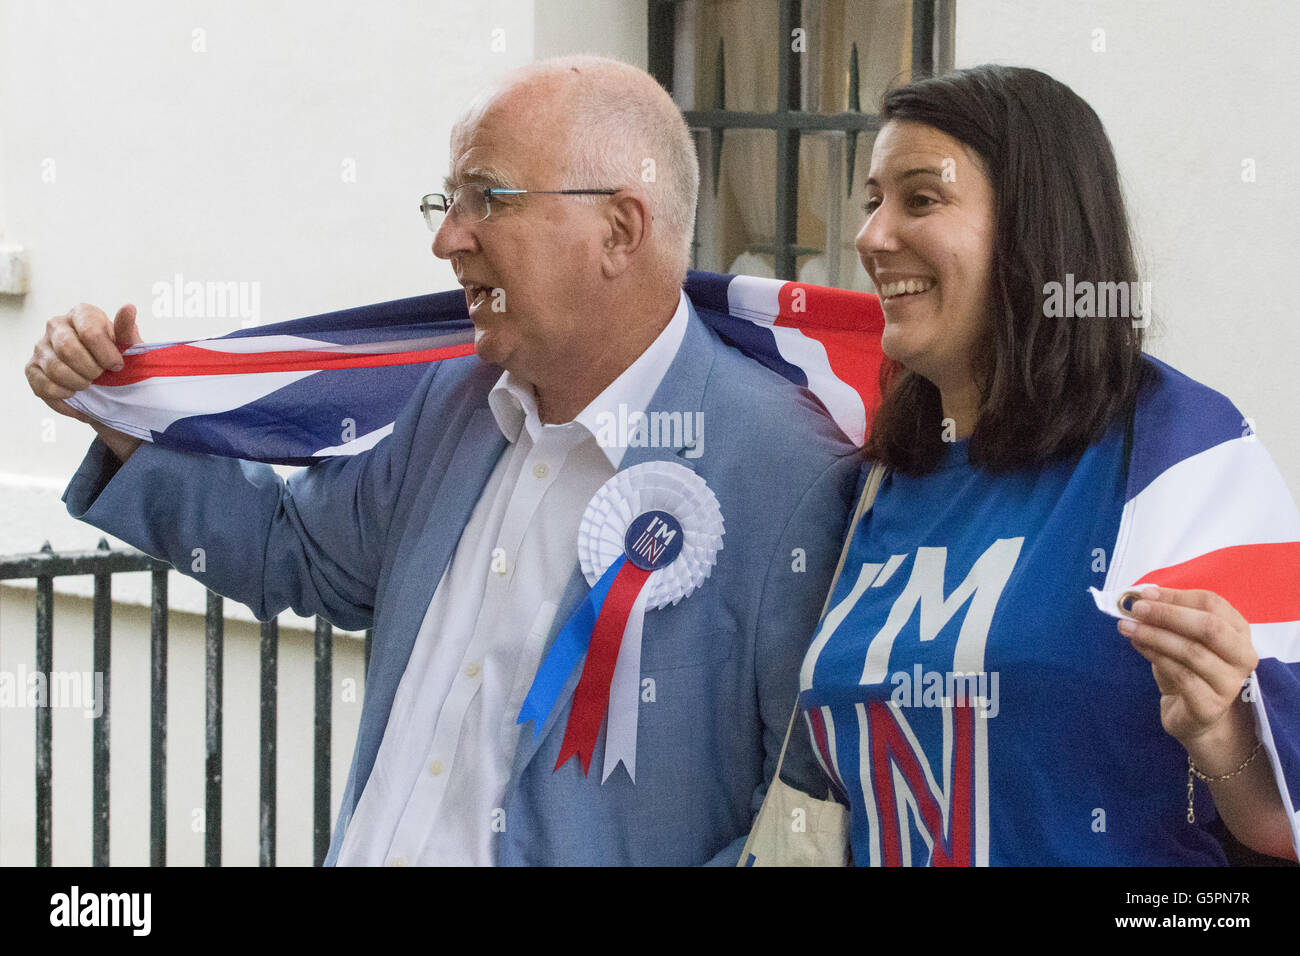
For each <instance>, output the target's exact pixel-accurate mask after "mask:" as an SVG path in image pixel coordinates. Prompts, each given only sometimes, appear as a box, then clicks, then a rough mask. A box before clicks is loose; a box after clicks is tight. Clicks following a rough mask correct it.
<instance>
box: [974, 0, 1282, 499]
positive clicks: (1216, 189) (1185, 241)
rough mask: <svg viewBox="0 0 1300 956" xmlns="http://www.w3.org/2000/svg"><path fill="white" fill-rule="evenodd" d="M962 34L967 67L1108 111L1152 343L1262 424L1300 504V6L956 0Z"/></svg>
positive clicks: (1161, 0) (1256, 0) (1205, 0)
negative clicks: (1044, 81)
mask: <svg viewBox="0 0 1300 956" xmlns="http://www.w3.org/2000/svg"><path fill="white" fill-rule="evenodd" d="M1095 30H1102V31H1104V40H1105V51H1104V52H1094V51H1093V48H1092V47H1093V44H1094V40H1095V38H1094V31H1095ZM956 34H957V37H956V40H957V42H956V55H957V66H973V65H975V64H978V63H985V62H993V63H1003V64H1007V65H1014V66H1030V67H1035V68H1037V69H1040V70H1043V71H1044V72H1046V73H1050V74H1051V75H1052V76H1054V77H1056V78H1057V79H1059V80H1061V81H1062V82H1064V83H1067V84H1068V85H1069V86H1070V87H1071V88H1073V89H1074V91H1075V92H1077V93H1078V94H1079V95H1080V96H1082V97H1083V98H1084V99H1085V100H1087V101H1088V102H1089V103H1090V104H1091V105H1092V107H1093V108H1094V109H1095V110H1096V111H1097V114H1098V115H1099V116H1100V117H1101V119H1102V122H1103V123H1105V125H1106V130H1107V132H1108V133H1109V135H1110V138H1111V141H1112V143H1113V144H1114V146H1115V151H1116V154H1117V156H1118V160H1119V168H1120V173H1121V175H1122V177H1123V179H1124V185H1125V189H1126V196H1127V199H1128V201H1129V203H1130V209H1131V213H1132V216H1133V219H1134V222H1135V225H1136V228H1137V233H1138V240H1139V244H1140V248H1141V249H1142V251H1143V253H1144V257H1145V260H1146V263H1147V269H1146V275H1145V276H1144V278H1147V279H1149V280H1150V281H1151V282H1152V283H1153V297H1154V300H1155V311H1156V313H1157V318H1158V323H1157V325H1156V327H1155V328H1154V331H1155V333H1156V335H1155V336H1154V337H1153V338H1152V340H1151V344H1150V348H1149V350H1150V351H1151V352H1153V353H1154V354H1155V355H1157V356H1158V357H1160V358H1162V359H1164V360H1166V361H1168V362H1169V363H1170V364H1172V365H1174V366H1176V367H1177V368H1179V369H1181V370H1182V371H1184V372H1186V373H1188V374H1189V375H1191V376H1192V377H1193V378H1196V379H1199V380H1200V381H1202V382H1205V383H1206V384H1208V385H1210V386H1212V387H1214V388H1216V389H1218V390H1219V391H1221V392H1223V393H1224V394H1226V395H1227V396H1228V397H1229V398H1231V399H1232V400H1233V402H1234V403H1235V404H1236V405H1237V407H1238V408H1240V409H1241V411H1242V413H1243V415H1245V416H1248V417H1249V418H1251V419H1253V420H1254V425H1255V429H1256V431H1257V432H1258V434H1259V436H1260V440H1261V441H1263V443H1264V444H1265V446H1266V447H1267V448H1268V449H1269V452H1270V453H1271V454H1272V456H1273V459H1274V460H1275V461H1276V462H1277V464H1278V467H1279V468H1280V469H1281V471H1282V474H1283V476H1284V477H1285V478H1286V480H1287V482H1288V484H1289V485H1290V488H1291V493H1292V495H1293V496H1295V497H1296V498H1297V499H1300V416H1298V415H1297V414H1296V410H1297V405H1298V401H1297V400H1298V399H1300V387H1297V384H1296V381H1297V371H1298V370H1297V362H1300V322H1297V320H1296V305H1295V303H1293V302H1291V300H1290V293H1291V284H1292V283H1291V280H1292V279H1293V278H1294V274H1295V268H1296V266H1295V259H1296V255H1297V253H1300V170H1298V169H1297V167H1296V157H1297V156H1300V126H1298V125H1297V123H1296V116H1297V115H1300V103H1298V100H1300V97H1298V96H1297V92H1296V91H1297V90H1300V60H1297V58H1296V57H1295V55H1294V48H1295V42H1294V40H1295V37H1296V36H1297V35H1300V4H1297V3H1295V2H1294V0H1249V2H1245V3H1242V2H1222V0H1192V2H1189V0H1143V2H1141V3H1136V2H1133V0H957V27H956ZM1245 159H1253V160H1254V162H1255V170H1256V176H1257V179H1256V181H1255V182H1253V183H1252V182H1243V181H1242V162H1243V160H1245Z"/></svg>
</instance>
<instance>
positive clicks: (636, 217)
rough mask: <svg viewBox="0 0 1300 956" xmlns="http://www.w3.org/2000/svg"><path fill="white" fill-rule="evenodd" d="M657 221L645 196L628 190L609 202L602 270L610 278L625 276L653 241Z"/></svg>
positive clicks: (606, 215)
mask: <svg viewBox="0 0 1300 956" xmlns="http://www.w3.org/2000/svg"><path fill="white" fill-rule="evenodd" d="M653 218H654V217H652V216H651V215H650V204H649V203H648V202H647V201H646V196H645V193H643V192H641V191H640V190H636V189H625V190H622V191H620V192H619V193H617V194H616V195H614V196H611V197H610V198H609V202H608V203H606V205H605V227H606V231H605V241H604V244H603V248H602V250H601V253H602V255H601V267H602V269H603V271H604V273H605V276H606V278H611V279H612V278H614V277H615V276H618V275H622V274H623V273H624V272H626V271H627V269H628V267H629V266H630V265H631V264H632V257H633V256H635V255H636V253H637V250H639V249H641V248H642V247H643V246H645V245H646V243H647V242H648V241H649V239H650V231H651V226H652V221H653Z"/></svg>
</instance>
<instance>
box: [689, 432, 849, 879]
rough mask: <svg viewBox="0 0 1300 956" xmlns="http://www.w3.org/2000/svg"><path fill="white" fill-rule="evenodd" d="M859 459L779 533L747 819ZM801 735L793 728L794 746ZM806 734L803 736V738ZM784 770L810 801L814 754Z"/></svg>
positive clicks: (727, 860) (757, 657)
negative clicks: (801, 783)
mask: <svg viewBox="0 0 1300 956" xmlns="http://www.w3.org/2000/svg"><path fill="white" fill-rule="evenodd" d="M859 461H860V460H859V456H858V454H857V452H856V451H852V452H849V453H847V454H845V455H843V456H841V457H838V458H836V459H835V460H834V461H833V462H832V463H831V464H830V465H829V466H828V467H827V468H826V469H825V470H824V471H823V472H822V473H821V475H820V476H818V477H817V479H816V480H815V481H814V482H813V483H812V485H811V486H810V487H809V488H808V490H807V491H806V492H805V493H804V495H803V497H802V499H801V500H800V502H799V505H798V507H797V508H796V509H795V511H794V513H793V514H792V515H791V517H790V520H789V521H788V522H787V524H786V527H785V529H784V530H783V531H782V533H781V538H780V543H779V545H778V546H777V549H776V552H775V553H774V554H773V556H772V561H771V564H770V565H769V567H768V569H767V573H766V580H765V583H764V586H763V592H762V597H761V599H760V601H759V605H758V618H757V636H756V641H755V654H754V667H755V674H754V682H755V687H756V688H757V691H758V698H759V711H760V715H761V718H762V723H763V754H764V756H763V780H762V782H761V783H760V784H759V785H758V786H757V787H756V788H755V789H754V793H753V796H752V800H751V807H750V809H751V812H752V813H753V814H754V815H755V816H756V815H757V814H758V811H759V809H760V808H761V807H762V805H763V798H764V797H765V796H766V794H767V788H768V784H769V783H770V782H771V780H772V777H773V776H774V775H775V773H776V766H777V761H778V760H779V758H780V756H781V744H782V743H783V741H784V740H785V732H786V728H787V727H788V726H789V725H790V711H791V708H792V707H793V706H794V703H795V699H796V697H797V696H798V691H799V668H800V666H801V665H802V663H803V656H804V652H805V651H807V649H808V644H809V642H810V641H811V640H812V635H813V631H814V630H815V629H816V627H817V619H818V617H819V616H820V614H821V609H822V604H823V603H824V602H825V600H826V587H827V585H828V584H829V582H830V580H831V576H832V575H833V574H834V572H835V565H836V562H837V561H838V560H839V556H840V548H841V545H842V543H843V533H844V531H845V522H846V520H847V516H848V513H849V509H850V506H851V504H852V500H853V489H854V487H855V485H856V482H857V480H858V466H859ZM801 729H802V728H801V727H800V726H799V725H797V724H796V726H795V729H794V732H793V733H792V734H791V735H790V736H791V742H792V744H793V742H794V738H795V736H796V735H797V734H799V732H800V730H801ZM806 735H807V734H806V730H805V731H804V736H806ZM790 750H791V751H792V752H787V753H786V756H785V762H784V764H783V765H782V768H781V775H782V777H783V778H793V779H799V780H806V781H807V782H808V789H807V790H806V792H809V793H815V792H816V788H817V787H818V786H821V787H822V788H823V789H822V792H823V793H824V792H825V790H824V786H825V785H824V783H823V782H822V780H823V778H824V775H823V774H821V771H820V769H819V768H818V765H817V763H816V759H815V757H814V755H813V753H812V751H811V748H797V747H794V746H792V747H791V748H790ZM744 844H745V838H744V837H741V838H740V839H739V840H737V841H736V842H735V843H733V844H730V845H728V846H727V847H726V848H725V849H724V850H723V851H722V852H721V853H719V854H718V855H717V856H716V857H714V859H713V860H710V863H711V864H715V863H716V864H721V865H725V866H735V865H736V863H737V862H738V860H739V858H740V852H741V850H742V849H743V847H744Z"/></svg>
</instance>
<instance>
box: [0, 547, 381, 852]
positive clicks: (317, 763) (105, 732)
mask: <svg viewBox="0 0 1300 956" xmlns="http://www.w3.org/2000/svg"><path fill="white" fill-rule="evenodd" d="M171 570H172V568H171V565H170V564H168V563H167V562H165V561H159V560H157V559H155V558H152V557H150V556H149V555H147V554H144V553H143V552H140V551H136V550H134V549H121V550H113V549H111V548H109V546H108V542H107V541H106V540H104V539H100V542H99V547H98V548H97V549H96V550H94V551H88V552H80V553H75V554H57V553H55V552H54V551H53V550H51V548H50V545H49V543H48V542H47V543H46V544H45V546H44V547H43V548H42V549H41V550H40V551H38V552H36V553H35V554H19V555H10V556H7V557H0V581H12V580H21V579H28V578H31V579H35V581H36V669H37V671H38V672H39V673H41V674H47V675H48V674H51V673H52V672H53V661H54V579H55V578H57V577H65V576H67V575H74V574H90V575H93V576H94V580H95V586H94V612H93V624H92V628H93V635H92V637H93V667H94V672H95V673H96V674H102V675H103V685H102V688H103V689H102V691H101V692H100V699H99V700H97V701H96V702H95V703H96V705H97V710H98V714H99V715H98V716H97V717H94V718H93V724H92V729H91V778H92V783H91V786H92V799H91V805H92V812H93V814H94V818H93V821H92V826H91V863H92V865H94V866H107V865H108V848H109V817H108V795H109V739H110V737H109V726H110V715H111V709H110V706H109V705H110V699H109V688H110V687H111V686H112V684H111V680H110V675H111V647H112V644H111V640H110V638H111V634H112V623H113V610H112V593H113V575H114V574H120V573H124V572H131V571H149V572H150V573H151V574H152V576H153V580H152V593H151V595H150V606H149V607H150V610H149V621H150V627H149V630H150V652H149V653H150V679H149V696H150V717H149V776H150V798H149V862H150V865H151V866H165V865H166V862H167V813H166V811H167V624H168V605H167V576H168V572H170V571H171ZM207 598H208V599H207V609H206V614H205V621H204V643H205V653H204V661H205V663H204V667H205V671H206V674H205V680H204V686H205V697H206V707H205V712H204V746H205V751H206V754H205V761H204V774H205V777H206V786H205V791H204V822H205V834H204V863H205V865H207V866H220V865H221V800H222V797H221V772H222V769H221V752H222V733H221V730H222V697H223V688H222V679H221V675H222V667H223V660H224V644H225V614H224V603H225V601H224V598H222V597H221V596H220V595H218V594H214V593H212V592H211V591H209V592H208V596H207ZM261 627H262V634H261V641H260V659H261V681H260V685H261V690H260V701H261V708H260V709H261V747H260V763H261V775H260V776H261V783H260V797H259V799H260V807H259V814H258V818H259V819H258V862H259V864H260V865H261V866H275V820H276V793H275V787H276V716H277V713H276V702H277V680H278V647H279V626H278V624H277V622H276V621H275V620H274V619H272V620H270V621H265V622H263V623H262V625H261ZM371 637H372V632H371V631H369V630H368V631H366V639H365V651H364V662H365V663H364V666H365V667H369V665H370V643H371ZM333 649H334V634H333V627H332V626H331V625H330V624H329V622H328V621H325V620H322V619H321V618H319V617H318V618H317V619H316V637H315V660H316V666H315V705H314V710H315V720H314V723H315V748H314V758H313V760H314V782H313V808H312V859H313V862H314V863H315V865H317V866H319V865H320V864H321V863H322V862H324V860H325V854H326V853H327V852H328V850H329V839H330V736H331V729H332V719H331V718H332V709H331V702H332V699H333V697H332V693H331V681H332V679H333ZM37 704H38V706H37V707H36V708H35V714H36V761H35V763H36V865H37V866H49V865H50V863H51V848H52V827H51V807H52V803H53V800H52V797H53V789H52V770H53V766H52V762H51V753H52V748H53V728H52V726H51V720H50V704H51V701H50V700H49V699H48V696H47V697H46V698H45V699H43V700H38V701H37Z"/></svg>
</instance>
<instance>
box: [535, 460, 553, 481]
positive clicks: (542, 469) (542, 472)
mask: <svg viewBox="0 0 1300 956" xmlns="http://www.w3.org/2000/svg"><path fill="white" fill-rule="evenodd" d="M550 473H551V469H550V468H548V467H547V466H546V462H544V461H539V462H538V463H537V464H535V465H533V475H534V476H536V477H538V478H545V477H546V476H547V475H549V474H550Z"/></svg>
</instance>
